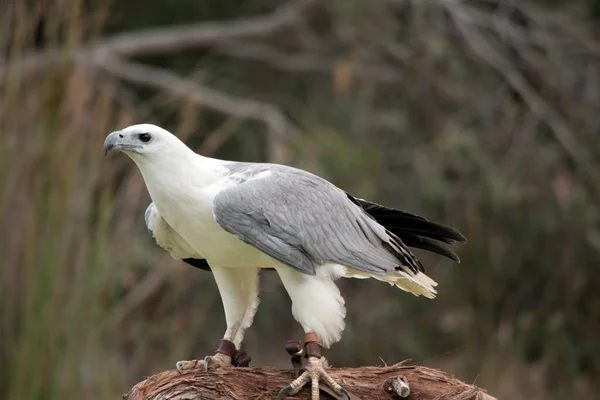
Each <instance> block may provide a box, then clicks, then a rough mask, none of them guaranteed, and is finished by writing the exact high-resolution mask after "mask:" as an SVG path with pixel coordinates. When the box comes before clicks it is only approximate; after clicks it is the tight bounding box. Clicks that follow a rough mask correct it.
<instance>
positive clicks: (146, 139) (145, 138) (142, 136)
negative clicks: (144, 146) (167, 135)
mask: <svg viewBox="0 0 600 400" xmlns="http://www.w3.org/2000/svg"><path fill="white" fill-rule="evenodd" d="M138 138H139V139H140V140H141V141H142V142H145V143H147V142H149V141H150V139H152V135H150V134H149V133H140V134H139V135H138Z"/></svg>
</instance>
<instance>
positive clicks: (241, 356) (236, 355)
mask: <svg viewBox="0 0 600 400" xmlns="http://www.w3.org/2000/svg"><path fill="white" fill-rule="evenodd" d="M216 352H217V353H221V354H224V355H226V356H229V357H231V365H233V366H234V367H247V366H248V365H250V361H251V359H250V356H249V355H248V354H247V353H246V352H245V351H242V350H237V349H236V348H235V344H234V343H233V342H230V341H229V340H226V339H221V344H220V345H219V348H218V349H217V351H216Z"/></svg>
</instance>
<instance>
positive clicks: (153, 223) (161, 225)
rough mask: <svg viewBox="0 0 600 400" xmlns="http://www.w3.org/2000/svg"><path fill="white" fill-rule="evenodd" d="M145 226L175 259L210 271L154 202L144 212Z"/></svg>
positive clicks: (158, 243)
mask: <svg viewBox="0 0 600 400" xmlns="http://www.w3.org/2000/svg"><path fill="white" fill-rule="evenodd" d="M145 220H146V227H147V228H148V231H150V234H151V235H152V237H153V238H154V240H155V241H156V244H157V245H159V246H160V247H161V248H162V249H163V250H165V251H166V252H167V253H169V254H170V255H171V257H173V258H174V259H176V260H183V261H185V262H186V263H188V264H190V265H192V266H194V267H196V268H200V269H203V270H205V271H210V267H209V265H208V263H207V262H206V260H205V259H204V258H203V257H202V256H201V255H200V254H198V253H197V252H196V251H195V250H194V249H193V248H192V247H191V246H190V245H189V244H188V243H187V242H186V241H185V240H184V239H183V238H182V237H181V236H180V235H179V234H178V233H177V232H176V231H175V230H174V229H173V228H172V227H171V226H170V225H169V224H168V223H167V221H165V219H164V218H163V217H162V216H161V215H160V212H159V211H158V208H156V206H155V205H154V203H150V205H149V206H148V208H146V213H145Z"/></svg>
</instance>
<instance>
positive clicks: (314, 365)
mask: <svg viewBox="0 0 600 400" xmlns="http://www.w3.org/2000/svg"><path fill="white" fill-rule="evenodd" d="M326 368H329V365H328V364H327V360H326V359H325V357H320V358H319V357H314V356H309V357H308V362H307V363H306V371H304V372H303V373H302V375H300V376H299V377H298V378H296V379H295V380H294V381H293V382H292V383H290V384H289V385H287V386H286V387H284V388H283V389H281V391H280V392H279V394H278V395H277V400H282V399H283V398H284V396H286V395H289V396H293V395H295V394H297V393H298V392H299V391H300V390H301V389H302V388H303V387H304V385H306V384H307V383H308V382H310V383H311V399H312V400H318V399H319V381H323V382H324V383H326V384H327V386H329V387H330V388H331V389H333V391H334V392H335V393H337V394H339V395H345V396H346V398H347V399H350V395H349V393H348V391H347V390H346V389H344V388H343V387H342V386H340V385H339V384H338V383H337V382H336V381H334V380H333V378H332V377H331V376H330V375H329V374H328V373H327V371H325V369H326Z"/></svg>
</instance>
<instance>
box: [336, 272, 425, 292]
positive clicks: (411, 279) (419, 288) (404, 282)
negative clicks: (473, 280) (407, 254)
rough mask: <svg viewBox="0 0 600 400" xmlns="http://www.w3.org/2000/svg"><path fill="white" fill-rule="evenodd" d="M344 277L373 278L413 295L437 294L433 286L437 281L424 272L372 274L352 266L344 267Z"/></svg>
mask: <svg viewBox="0 0 600 400" xmlns="http://www.w3.org/2000/svg"><path fill="white" fill-rule="evenodd" d="M344 278H357V279H366V278H374V279H377V280H378V281H382V282H386V283H389V284H390V285H393V286H396V287H398V288H400V289H402V290H404V291H406V292H409V293H412V294H414V295H415V296H425V297H427V298H430V299H433V298H434V297H435V295H436V294H437V291H436V290H435V287H436V286H437V282H436V281H434V280H433V279H431V278H430V277H428V276H427V275H425V273H424V272H417V273H416V274H414V275H410V274H409V273H407V272H404V271H399V270H395V271H388V272H387V273H386V274H381V275H380V274H372V273H369V272H365V271H359V270H356V269H353V268H346V273H345V274H344Z"/></svg>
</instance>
